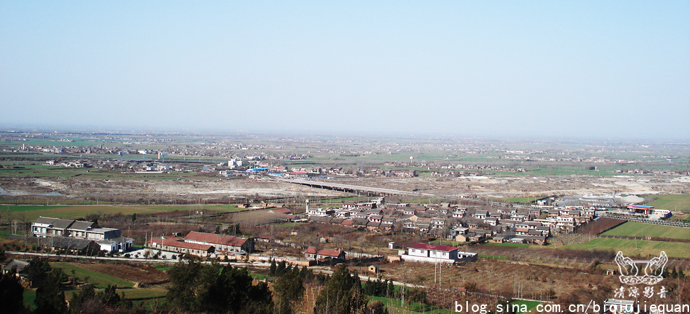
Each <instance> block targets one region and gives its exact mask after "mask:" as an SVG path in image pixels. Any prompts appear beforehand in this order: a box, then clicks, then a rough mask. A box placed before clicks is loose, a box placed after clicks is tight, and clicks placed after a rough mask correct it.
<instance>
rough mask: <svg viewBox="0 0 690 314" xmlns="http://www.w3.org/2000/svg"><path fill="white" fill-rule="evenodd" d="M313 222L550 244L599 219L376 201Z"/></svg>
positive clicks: (552, 210) (313, 212)
mask: <svg viewBox="0 0 690 314" xmlns="http://www.w3.org/2000/svg"><path fill="white" fill-rule="evenodd" d="M306 214H307V215H308V217H309V220H310V221H314V222H319V223H328V224H340V225H342V226H347V227H352V228H357V229H360V230H368V231H375V232H379V231H389V230H397V231H403V232H414V233H420V234H429V235H435V236H440V237H445V238H449V239H454V240H455V241H458V242H483V241H492V242H499V243H502V242H513V243H525V244H540V245H544V244H546V243H547V239H548V238H549V237H550V236H551V234H552V233H556V232H561V231H573V229H574V228H576V227H577V226H579V225H582V224H586V223H588V222H589V221H591V220H592V219H594V217H595V209H593V208H573V207H570V208H556V207H549V206H533V207H527V208H517V207H511V208H505V207H503V208H500V207H499V208H496V209H495V210H492V211H488V210H480V209H468V208H463V207H460V206H458V205H451V204H449V203H442V204H440V205H410V204H383V199H378V200H376V201H373V202H363V203H344V204H343V206H342V207H341V208H329V209H324V208H311V207H309V204H308V203H307V212H306Z"/></svg>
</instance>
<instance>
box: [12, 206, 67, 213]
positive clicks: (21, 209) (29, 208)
mask: <svg viewBox="0 0 690 314" xmlns="http://www.w3.org/2000/svg"><path fill="white" fill-rule="evenodd" d="M61 207H64V206H42V205H4V206H0V212H4V213H21V212H28V211H32V210H47V209H53V208H61Z"/></svg>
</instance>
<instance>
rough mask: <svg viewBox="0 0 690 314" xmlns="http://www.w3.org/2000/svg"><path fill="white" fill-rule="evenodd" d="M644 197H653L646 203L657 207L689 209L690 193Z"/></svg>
mask: <svg viewBox="0 0 690 314" xmlns="http://www.w3.org/2000/svg"><path fill="white" fill-rule="evenodd" d="M645 197H649V198H655V200H653V201H651V202H649V203H647V205H649V206H654V207H655V208H658V209H668V210H672V211H676V210H680V211H690V195H686V194H683V195H646V196H645Z"/></svg>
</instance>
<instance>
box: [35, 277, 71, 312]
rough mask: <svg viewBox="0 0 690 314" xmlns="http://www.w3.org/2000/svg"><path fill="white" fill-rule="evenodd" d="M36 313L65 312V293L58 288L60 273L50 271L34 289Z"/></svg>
mask: <svg viewBox="0 0 690 314" xmlns="http://www.w3.org/2000/svg"><path fill="white" fill-rule="evenodd" d="M34 304H36V311H34V313H36V314H59V313H65V312H67V304H66V303H65V293H64V292H62V290H60V275H59V274H57V272H55V271H52V272H50V273H48V274H47V275H46V278H45V280H44V281H43V284H42V285H41V287H40V288H38V289H37V290H36V299H35V300H34Z"/></svg>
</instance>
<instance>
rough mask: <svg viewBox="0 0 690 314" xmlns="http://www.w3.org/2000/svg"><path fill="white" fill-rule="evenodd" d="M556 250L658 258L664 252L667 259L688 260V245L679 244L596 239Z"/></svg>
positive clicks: (689, 244)
mask: <svg viewBox="0 0 690 314" xmlns="http://www.w3.org/2000/svg"><path fill="white" fill-rule="evenodd" d="M558 249H559V250H560V249H573V250H614V251H622V252H623V254H624V255H626V256H628V255H637V254H639V255H642V256H644V255H647V256H659V253H661V251H665V252H666V255H668V256H669V257H680V258H690V243H681V242H662V241H646V240H627V239H612V238H596V239H594V240H591V241H588V242H585V243H582V244H570V245H565V246H562V247H560V248H558Z"/></svg>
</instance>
